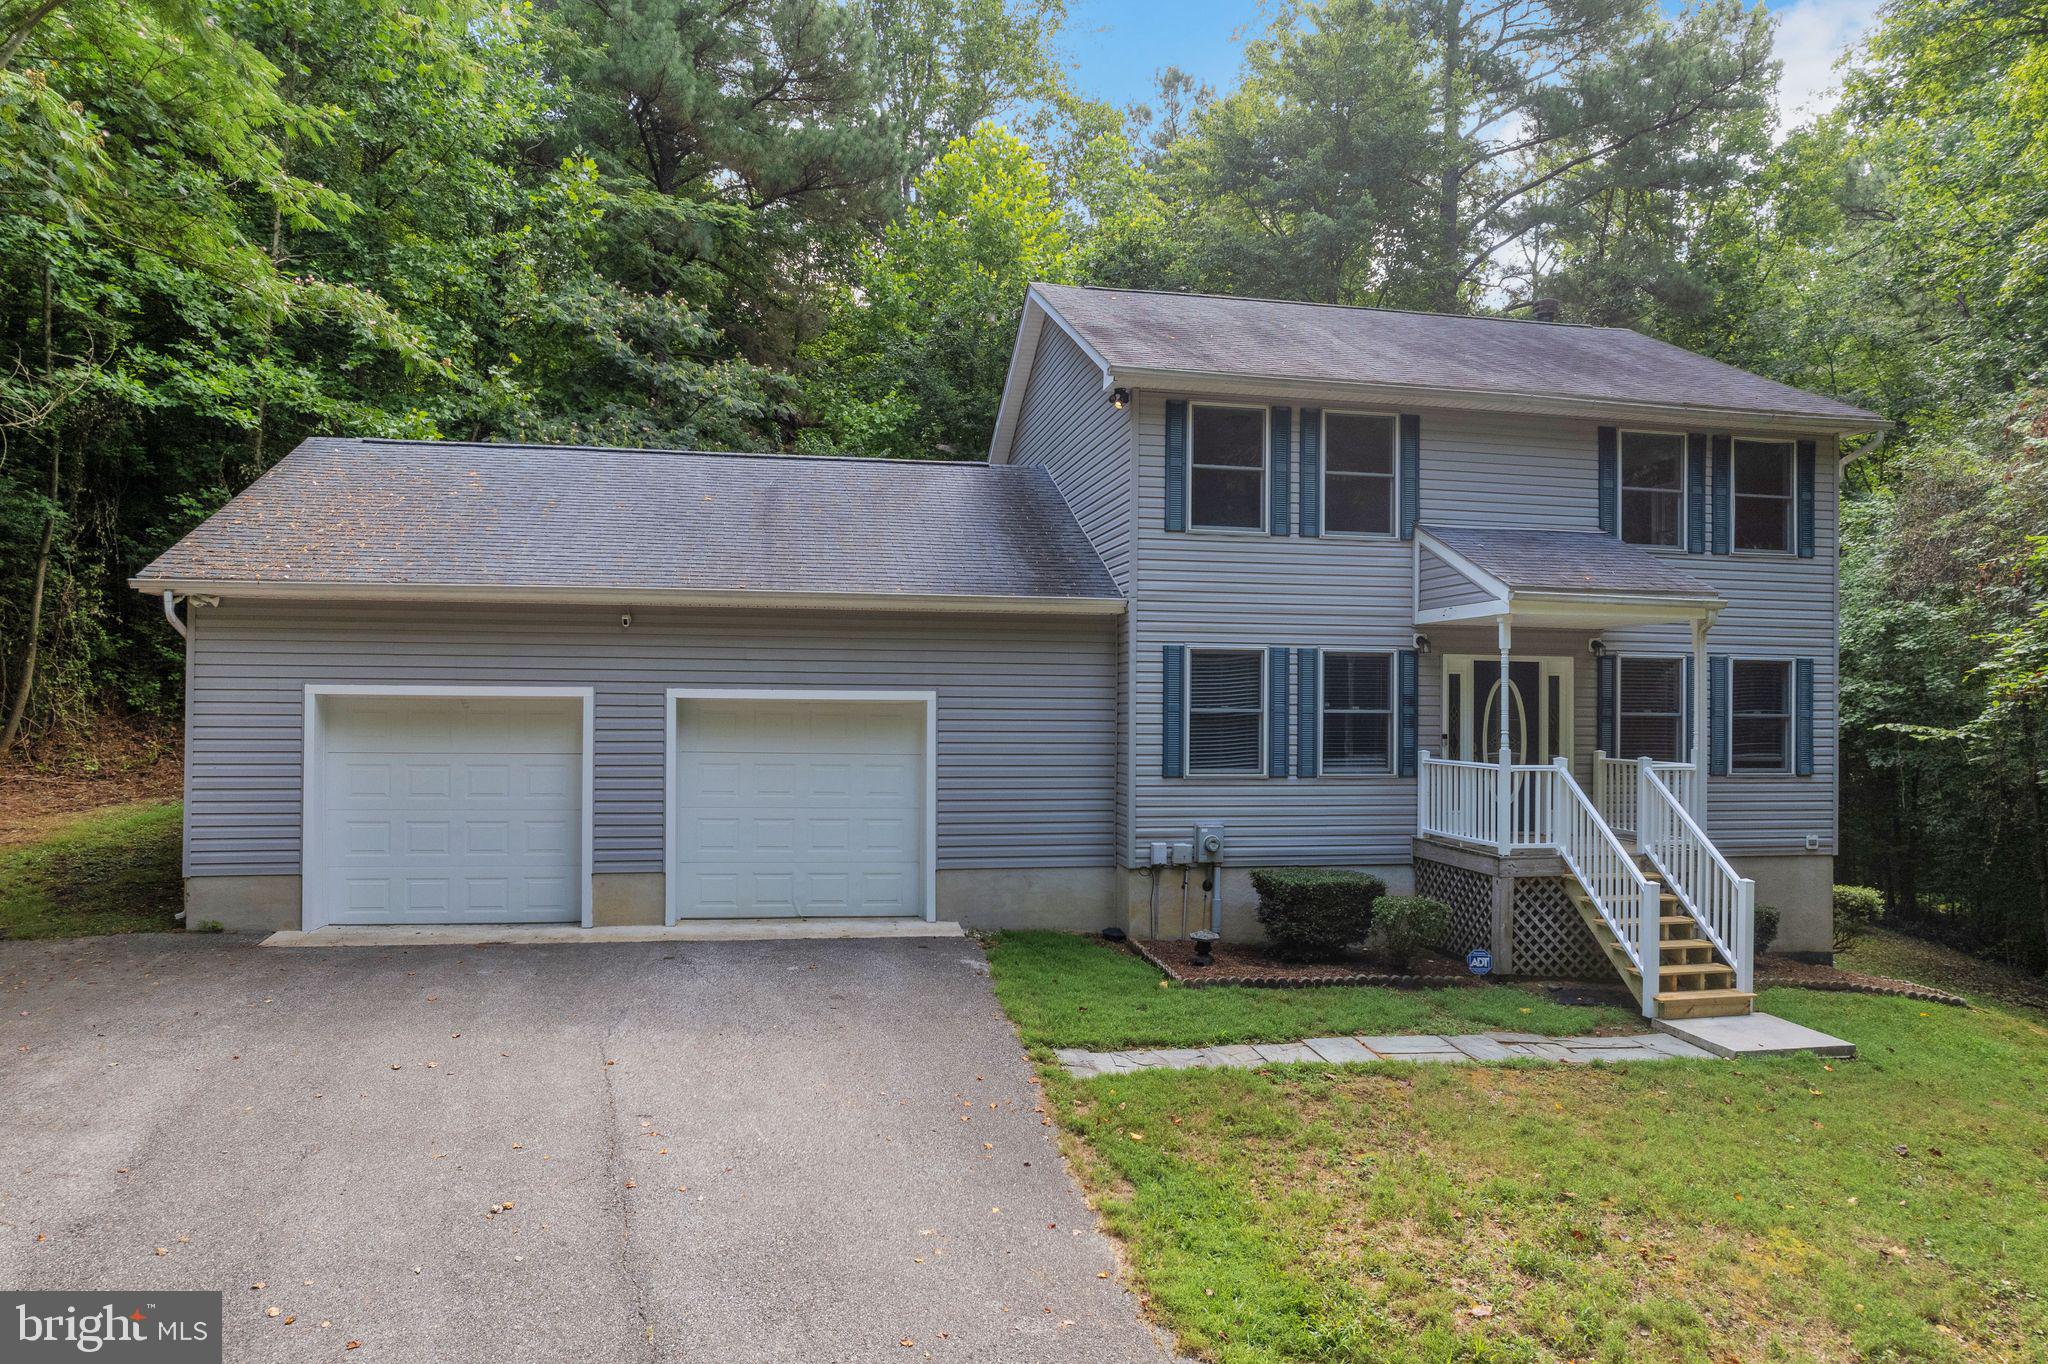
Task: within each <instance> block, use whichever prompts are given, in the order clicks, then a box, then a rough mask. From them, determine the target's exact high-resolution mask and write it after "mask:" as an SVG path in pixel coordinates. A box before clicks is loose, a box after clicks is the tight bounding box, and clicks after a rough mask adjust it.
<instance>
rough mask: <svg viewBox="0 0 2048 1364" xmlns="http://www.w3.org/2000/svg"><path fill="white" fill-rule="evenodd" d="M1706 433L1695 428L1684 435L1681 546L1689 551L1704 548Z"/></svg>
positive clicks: (1705, 524)
mask: <svg viewBox="0 0 2048 1364" xmlns="http://www.w3.org/2000/svg"><path fill="white" fill-rule="evenodd" d="M1708 458H1709V446H1708V440H1707V433H1706V432H1704V431H1695V432H1693V433H1692V434H1691V435H1689V436H1687V437H1686V438H1685V548H1686V552H1687V553H1689V554H1705V553H1706V552H1707V460H1708Z"/></svg>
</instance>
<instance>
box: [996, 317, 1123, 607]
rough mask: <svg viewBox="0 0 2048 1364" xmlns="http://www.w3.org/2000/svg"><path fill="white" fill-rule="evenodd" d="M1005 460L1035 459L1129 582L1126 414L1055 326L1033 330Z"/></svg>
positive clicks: (1116, 574) (1112, 568)
mask: <svg viewBox="0 0 2048 1364" xmlns="http://www.w3.org/2000/svg"><path fill="white" fill-rule="evenodd" d="M1010 459H1011V462H1012V463H1015V464H1038V465H1042V466H1044V468H1045V470H1046V472H1047V473H1049V474H1051V475H1052V481H1053V485H1054V486H1055V487H1057V488H1058V489H1059V490H1060V496H1062V497H1064V498H1065V499H1066V502H1067V508H1068V510H1070V511H1072V512H1073V513H1074V519H1075V520H1076V521H1078V522H1080V524H1081V529H1082V530H1083V531H1085V532H1086V533H1087V536H1088V539H1089V541H1090V542H1091V543H1092V544H1093V545H1094V546H1095V552H1096V553H1097V554H1099V555H1101V556H1102V562H1103V566H1104V567H1106V568H1108V569H1109V574H1110V577H1112V578H1114V579H1115V580H1116V585H1117V586H1118V587H1120V588H1122V589H1123V590H1124V592H1125V593H1126V594H1128V593H1129V591H1130V587H1131V420H1130V413H1129V412H1128V411H1125V412H1119V411H1117V410H1116V409H1115V408H1114V407H1112V406H1111V405H1110V401H1109V394H1108V393H1106V392H1104V391H1103V388H1102V371H1101V370H1100V369H1098V368H1097V367H1096V364H1095V362H1094V361H1093V360H1090V359H1089V358H1088V357H1087V355H1086V354H1084V353H1083V352H1082V350H1081V348H1080V347H1079V346H1077V345H1075V344H1074V341H1073V338H1072V337H1069V336H1068V335H1067V334H1066V333H1065V332H1063V331H1061V330H1060V329H1059V328H1058V327H1056V326H1047V327H1046V328H1045V330H1044V331H1043V332H1042V333H1041V334H1040V336H1039V341H1038V354H1037V356H1036V357H1035V358H1034V360H1033V362H1032V365H1031V377H1030V379H1029V380H1028V381H1027V382H1026V383H1025V385H1024V400H1023V403H1022V405H1021V407H1020V409H1019V414H1018V417H1017V435H1016V440H1015V442H1014V444H1013V446H1012V449H1011V455H1010Z"/></svg>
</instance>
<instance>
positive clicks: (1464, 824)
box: [1416, 753, 1557, 853]
mask: <svg viewBox="0 0 2048 1364" xmlns="http://www.w3.org/2000/svg"><path fill="white" fill-rule="evenodd" d="M1500 771H1501V770H1500V767H1499V765H1498V764H1496V763H1473V762H1455V761H1453V760H1451V759H1448V758H1432V757H1430V756H1429V754H1428V753H1424V754H1422V760H1421V763H1420V765H1419V766H1418V768H1417V774H1418V776H1419V779H1420V780H1419V786H1420V790H1419V791H1418V793H1417V802H1416V808H1417V811H1418V816H1419V817H1418V819H1417V821H1416V831H1417V832H1418V833H1422V834H1432V835H1435V836H1436V837H1439V838H1455V839H1459V840H1461V841H1463V842H1466V843H1478V844H1482V845H1484V846H1486V847H1489V848H1493V849H1495V850H1496V851H1499V852H1503V853H1507V852H1513V851H1515V850H1516V849H1523V850H1527V849H1531V848H1543V849H1548V848H1549V847H1550V846H1551V845H1552V844H1553V843H1555V842H1556V841H1557V840H1556V837H1555V834H1554V832H1553V829H1552V819H1553V817H1554V813H1555V808H1554V807H1555V805H1556V798H1555V797H1554V796H1553V795H1552V793H1551V790H1550V788H1551V786H1552V785H1553V784H1554V783H1555V782H1556V780H1557V769H1556V768H1555V767H1553V766H1551V765H1550V764H1548V763H1518V764H1516V765H1515V766H1513V767H1510V768H1509V769H1508V781H1509V786H1508V789H1507V791H1506V792H1505V793H1503V791H1502V789H1501V782H1500ZM1503 797H1505V798H1503ZM1503 816H1505V821H1503ZM1503 827H1505V828H1506V830H1507V837H1506V838H1502V837H1501V830H1502V828H1503Z"/></svg>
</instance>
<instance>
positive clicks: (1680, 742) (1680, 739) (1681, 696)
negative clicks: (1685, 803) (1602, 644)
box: [1607, 653, 1733, 763]
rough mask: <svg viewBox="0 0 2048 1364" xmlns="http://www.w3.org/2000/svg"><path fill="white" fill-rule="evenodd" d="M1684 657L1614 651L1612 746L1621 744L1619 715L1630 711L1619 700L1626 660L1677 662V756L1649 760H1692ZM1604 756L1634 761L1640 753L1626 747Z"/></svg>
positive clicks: (1623, 692) (1622, 694) (1623, 686)
mask: <svg viewBox="0 0 2048 1364" xmlns="http://www.w3.org/2000/svg"><path fill="white" fill-rule="evenodd" d="M1686 661H1687V660H1686V656H1685V655H1684V654H1658V653H1647V654H1616V655H1615V658H1614V746H1615V747H1616V748H1617V749H1619V748H1621V747H1622V742H1621V722H1622V718H1623V717H1624V716H1625V715H1627V714H1629V712H1628V711H1626V710H1624V709H1623V708H1622V704H1621V698H1622V697H1623V696H1624V695H1625V694H1626V692H1627V687H1626V686H1625V684H1624V682H1623V676H1624V674H1625V673H1626V672H1627V671H1628V665H1629V664H1631V663H1676V664H1677V665H1678V710H1677V717H1678V732H1677V734H1676V736H1675V737H1676V739H1677V745H1676V747H1677V750H1678V756H1677V757H1676V758H1654V759H1652V760H1651V761H1653V762H1681V763H1686V762H1691V761H1692V758H1691V756H1690V755H1689V754H1687V753H1686V751H1685V726H1686V724H1687V715H1686V708H1685V668H1686ZM1730 676H1731V678H1732V677H1733V674H1732V673H1731V674H1730ZM1693 685H1694V686H1698V685H1699V683H1698V682H1697V681H1695V682H1694V683H1693ZM1635 713H1636V714H1638V715H1648V714H1650V713H1651V712H1649V711H1637V712H1635ZM1730 734H1731V735H1732V734H1733V731H1732V730H1731V731H1730ZM1607 756H1608V757H1610V758H1625V759H1627V760H1629V761H1630V762H1633V761H1635V759H1636V758H1637V757H1638V756H1640V755H1639V754H1635V753H1629V752H1625V751H1624V752H1619V753H1610V754H1608V755H1607Z"/></svg>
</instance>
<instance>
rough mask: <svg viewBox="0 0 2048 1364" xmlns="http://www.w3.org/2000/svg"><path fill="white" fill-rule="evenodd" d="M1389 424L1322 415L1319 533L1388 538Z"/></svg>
mask: <svg viewBox="0 0 2048 1364" xmlns="http://www.w3.org/2000/svg"><path fill="white" fill-rule="evenodd" d="M1394 440H1395V418H1393V417H1388V416H1380V415H1376V414H1374V413H1369V412H1325V413H1323V530H1324V531H1325V532H1326V533H1328V534H1333V535H1346V534H1350V535H1392V534H1393V533H1394Z"/></svg>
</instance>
